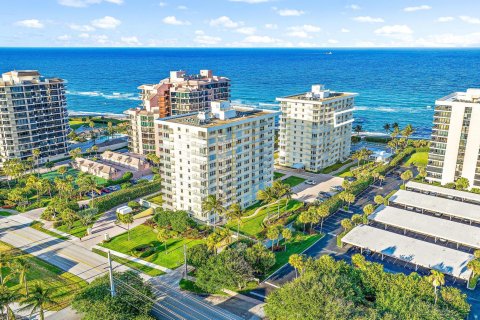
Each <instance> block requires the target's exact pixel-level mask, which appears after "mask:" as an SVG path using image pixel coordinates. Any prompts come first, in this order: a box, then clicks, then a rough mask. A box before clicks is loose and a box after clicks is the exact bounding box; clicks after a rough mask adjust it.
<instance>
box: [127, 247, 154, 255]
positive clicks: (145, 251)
mask: <svg viewBox="0 0 480 320" xmlns="http://www.w3.org/2000/svg"><path fill="white" fill-rule="evenodd" d="M131 253H132V256H134V257H136V258H148V257H150V256H151V255H152V254H154V253H155V246H154V245H153V244H141V245H139V246H136V247H135V248H133V249H132V251H131Z"/></svg>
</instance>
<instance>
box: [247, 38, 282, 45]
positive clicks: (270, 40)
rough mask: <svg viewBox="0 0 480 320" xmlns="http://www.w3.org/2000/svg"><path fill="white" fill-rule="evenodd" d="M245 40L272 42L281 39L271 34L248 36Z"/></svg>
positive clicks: (250, 41) (248, 41)
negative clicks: (270, 35)
mask: <svg viewBox="0 0 480 320" xmlns="http://www.w3.org/2000/svg"><path fill="white" fill-rule="evenodd" d="M243 42H246V43H263V44H271V43H276V42H279V40H278V39H275V38H272V37H269V36H248V37H246V38H245V39H243Z"/></svg>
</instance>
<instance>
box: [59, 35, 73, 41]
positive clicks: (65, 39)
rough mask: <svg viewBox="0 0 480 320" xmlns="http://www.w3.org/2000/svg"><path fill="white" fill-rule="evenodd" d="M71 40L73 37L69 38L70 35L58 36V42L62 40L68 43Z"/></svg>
mask: <svg viewBox="0 0 480 320" xmlns="http://www.w3.org/2000/svg"><path fill="white" fill-rule="evenodd" d="M71 38H72V37H71V36H69V35H68V34H64V35H62V36H58V37H57V40H60V41H68V40H70V39H71Z"/></svg>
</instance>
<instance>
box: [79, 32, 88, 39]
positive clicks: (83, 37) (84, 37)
mask: <svg viewBox="0 0 480 320" xmlns="http://www.w3.org/2000/svg"><path fill="white" fill-rule="evenodd" d="M78 37H79V38H82V39H88V38H90V34H88V33H80V34H79V35H78Z"/></svg>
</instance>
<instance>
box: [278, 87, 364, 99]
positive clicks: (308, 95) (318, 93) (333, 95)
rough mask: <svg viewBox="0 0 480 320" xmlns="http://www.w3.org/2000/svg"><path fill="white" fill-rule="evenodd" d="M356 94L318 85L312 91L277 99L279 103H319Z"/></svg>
mask: <svg viewBox="0 0 480 320" xmlns="http://www.w3.org/2000/svg"><path fill="white" fill-rule="evenodd" d="M355 96H357V94H356V93H353V92H335V91H330V90H328V89H325V87H324V85H322V84H317V85H313V86H312V91H310V92H305V93H299V94H294V95H291V96H286V97H283V98H277V101H283V100H288V99H294V100H301V101H318V102H325V101H331V100H334V99H337V98H340V97H355Z"/></svg>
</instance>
